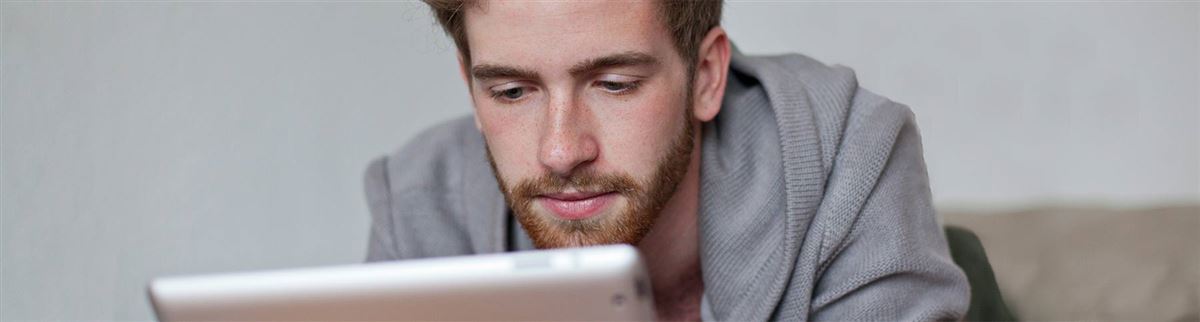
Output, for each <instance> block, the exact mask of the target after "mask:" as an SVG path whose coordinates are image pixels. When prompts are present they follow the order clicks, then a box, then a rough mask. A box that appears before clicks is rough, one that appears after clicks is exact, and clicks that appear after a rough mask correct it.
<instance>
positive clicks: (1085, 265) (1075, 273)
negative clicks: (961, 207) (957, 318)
mask: <svg viewBox="0 0 1200 322" xmlns="http://www.w3.org/2000/svg"><path fill="white" fill-rule="evenodd" d="M942 216H943V219H944V221H945V223H946V224H950V225H959V226H963V227H967V228H969V229H971V230H973V231H974V232H975V233H976V234H978V235H979V239H980V240H981V241H982V242H983V246H984V248H985V249H986V251H987V255H988V258H989V259H990V261H991V263H992V268H993V269H994V270H995V272H996V280H997V282H998V283H999V284H1000V290H1001V292H1002V294H1003V295H1004V297H1005V300H1006V301H1007V302H1008V304H1009V306H1010V308H1011V309H1012V310H1013V311H1014V312H1015V313H1016V314H1017V316H1018V317H1020V318H1021V319H1022V320H1028V321H1042V320H1164V321H1165V320H1170V321H1179V320H1193V321H1194V320H1200V207H1197V206H1186V207H1168V208H1158V209H1146V210H1135V211H1118V210H1097V209H1091V210H1089V209H1043V210H1036V211H1024V212H1016V213H991V214H984V213H961V212H947V213H944V214H943V215H942Z"/></svg>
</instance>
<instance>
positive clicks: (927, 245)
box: [365, 53, 970, 321]
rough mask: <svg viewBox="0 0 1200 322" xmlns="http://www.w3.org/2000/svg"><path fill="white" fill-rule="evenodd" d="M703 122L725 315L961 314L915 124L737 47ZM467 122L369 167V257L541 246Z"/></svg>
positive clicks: (799, 69) (712, 236)
mask: <svg viewBox="0 0 1200 322" xmlns="http://www.w3.org/2000/svg"><path fill="white" fill-rule="evenodd" d="M722 104H723V105H722V108H721V112H720V113H719V114H718V115H717V117H716V118H715V119H714V120H713V121H711V122H707V123H705V124H704V125H703V131H702V132H701V133H702V140H703V141H702V148H701V166H700V169H701V170H700V177H701V178H700V185H701V187H700V213H699V214H698V218H699V233H700V243H699V247H700V256H701V272H702V274H703V279H704V287H705V290H704V292H705V306H706V308H705V309H706V310H707V311H709V312H706V315H710V317H712V318H714V319H717V320H729V321H764V320H783V321H796V320H889V321H890V320H957V319H960V318H961V317H962V316H963V315H964V314H965V313H966V310H967V304H968V300H969V298H970V295H969V286H968V284H967V280H966V277H965V276H964V275H963V273H962V271H961V270H959V268H958V267H957V266H955V264H954V262H953V261H952V260H951V258H950V255H949V251H948V247H947V244H946V239H945V237H944V236H943V234H942V233H941V229H940V227H939V225H938V223H937V219H936V215H935V213H934V209H933V207H932V205H931V193H930V189H929V180H928V174H927V173H926V169H925V161H924V157H923V156H922V148H921V139H920V135H919V134H918V132H917V127H916V124H915V123H914V119H913V114H912V112H910V110H909V109H908V108H907V107H906V106H904V105H901V104H898V103H895V102H892V101H889V100H887V99H886V98H883V97H881V96H879V95H876V94H874V93H871V92H869V91H867V90H865V89H862V88H860V87H858V83H857V81H856V79H855V77H854V73H853V72H852V71H851V70H850V69H848V68H845V67H840V66H827V65H825V64H822V63H820V62H818V61H816V60H813V59H811V58H808V57H805V56H801V55H784V56H773V57H756V56H746V55H742V54H740V53H735V54H734V57H733V60H732V63H731V66H730V76H729V81H728V85H727V88H726V93H725V99H724V101H723V103H722ZM483 145H484V143H483V137H482V135H481V134H480V133H479V131H478V130H477V129H476V128H475V126H474V123H473V121H472V120H471V118H470V117H469V116H467V117H464V118H460V119H456V120H453V121H450V122H448V123H444V124H441V125H438V126H435V127H433V128H432V129H430V130H427V131H425V132H423V133H422V134H420V135H419V136H418V137H417V138H415V139H414V140H413V141H411V142H410V143H408V144H407V145H406V146H405V147H402V148H401V149H399V150H397V151H396V152H394V153H392V154H390V155H388V156H384V157H380V158H378V159H376V160H374V161H373V162H372V163H371V164H370V165H369V166H368V169H367V172H366V176H365V184H366V194H367V201H368V204H369V207H370V210H371V215H372V222H371V231H370V241H369V245H368V255H367V260H368V261H386V260H402V259H411V258H424V257H437V256H452V255H467V254H482V253H494V252H503V251H511V250H517V249H525V248H529V247H531V246H530V244H529V242H528V237H527V236H526V235H525V234H524V232H523V231H522V230H521V229H519V226H517V224H515V221H514V219H513V216H512V214H511V211H510V210H509V209H508V207H507V206H506V205H505V203H504V199H503V196H502V195H501V193H500V191H499V189H498V186H497V184H496V180H495V177H494V176H493V175H492V170H491V168H490V167H489V166H488V164H487V159H486V155H485V152H484V146H483Z"/></svg>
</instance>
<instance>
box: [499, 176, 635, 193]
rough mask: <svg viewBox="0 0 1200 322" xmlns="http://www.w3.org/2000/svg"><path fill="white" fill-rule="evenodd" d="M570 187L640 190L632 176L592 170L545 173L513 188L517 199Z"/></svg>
mask: <svg viewBox="0 0 1200 322" xmlns="http://www.w3.org/2000/svg"><path fill="white" fill-rule="evenodd" d="M570 188H574V189H575V190H578V191H581V192H608V191H614V192H617V193H620V194H625V195H631V194H635V193H637V192H638V191H640V186H639V185H638V184H637V182H636V181H634V180H633V178H632V177H630V176H628V175H624V174H617V173H606V174H601V173H597V172H595V171H592V170H584V171H579V172H575V173H572V174H571V175H570V176H567V177H564V176H558V175H553V174H545V175H542V176H539V177H537V178H533V179H525V180H522V181H521V182H520V183H519V184H517V186H516V187H514V188H513V191H512V194H513V196H515V197H517V198H518V199H525V200H528V199H531V198H533V197H535V196H538V195H544V194H553V193H559V192H562V191H565V190H568V189H570Z"/></svg>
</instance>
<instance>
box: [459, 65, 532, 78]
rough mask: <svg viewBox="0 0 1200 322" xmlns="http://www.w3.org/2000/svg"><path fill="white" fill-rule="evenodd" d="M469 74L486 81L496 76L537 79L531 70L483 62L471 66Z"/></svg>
mask: <svg viewBox="0 0 1200 322" xmlns="http://www.w3.org/2000/svg"><path fill="white" fill-rule="evenodd" d="M471 76H473V77H475V79H478V80H481V81H486V80H489V79H496V78H524V79H537V78H538V74H537V73H536V72H534V71H532V70H528V69H524V68H519V67H512V66H501V65H490V64H483V65H477V66H475V67H471Z"/></svg>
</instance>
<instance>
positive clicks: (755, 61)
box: [733, 54, 914, 175]
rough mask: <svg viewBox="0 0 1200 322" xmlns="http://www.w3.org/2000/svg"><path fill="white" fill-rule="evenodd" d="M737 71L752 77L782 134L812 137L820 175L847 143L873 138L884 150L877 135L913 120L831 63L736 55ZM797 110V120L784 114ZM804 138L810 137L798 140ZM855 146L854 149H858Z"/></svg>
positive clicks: (790, 56)
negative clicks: (765, 93)
mask: <svg viewBox="0 0 1200 322" xmlns="http://www.w3.org/2000/svg"><path fill="white" fill-rule="evenodd" d="M733 68H734V69H735V70H736V71H740V72H743V73H748V74H750V75H753V76H754V77H755V78H756V79H757V81H758V82H760V83H761V84H762V86H763V88H764V89H765V90H766V92H767V94H768V96H769V97H770V101H771V105H772V108H774V109H776V114H777V119H780V120H783V121H780V124H779V125H780V133H781V134H782V135H787V133H791V134H793V135H801V134H802V135H805V136H809V135H811V136H813V137H815V139H816V141H817V145H818V146H819V148H818V149H811V150H809V149H806V150H807V151H810V152H811V153H817V154H819V159H820V160H821V162H820V163H821V165H822V168H823V170H824V173H826V174H827V175H828V174H829V172H830V171H831V170H832V168H833V166H834V163H835V162H836V159H837V156H838V155H839V154H840V153H841V151H842V150H843V149H844V148H847V146H846V145H845V144H844V143H846V142H847V141H856V142H857V143H859V144H861V143H867V142H862V140H861V139H862V138H873V139H875V140H872V142H871V143H874V144H875V145H877V146H878V147H879V148H885V149H886V148H888V147H890V143H889V142H886V141H887V140H886V138H884V137H879V135H881V134H884V133H886V132H889V131H893V132H894V131H898V129H899V127H901V126H903V125H906V124H909V125H911V124H913V123H914V121H913V116H912V112H911V110H910V109H909V108H908V107H907V106H904V105H903V104H899V103H896V102H893V101H892V100H889V99H888V98H886V97H883V96H881V95H879V94H876V93H874V92H871V91H869V90H867V89H865V88H862V87H861V86H859V83H858V78H857V76H856V75H855V72H854V70H853V69H851V68H849V67H846V66H841V65H830V64H826V63H823V62H821V61H818V60H817V59H814V58H812V57H808V56H805V55H801V54H786V55H774V56H748V55H740V54H739V55H737V56H735V60H734V63H733ZM789 114H797V115H801V117H797V118H795V119H797V120H799V121H797V122H788V121H787V119H786V118H785V117H786V115H789ZM800 139H802V140H808V139H812V138H808V137H805V138H800ZM861 147H862V146H857V147H856V148H861Z"/></svg>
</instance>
